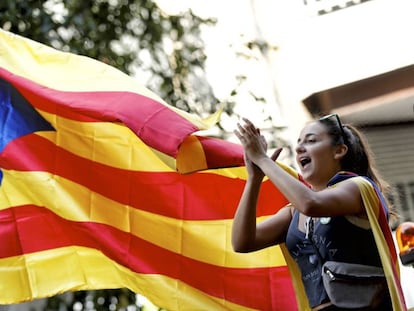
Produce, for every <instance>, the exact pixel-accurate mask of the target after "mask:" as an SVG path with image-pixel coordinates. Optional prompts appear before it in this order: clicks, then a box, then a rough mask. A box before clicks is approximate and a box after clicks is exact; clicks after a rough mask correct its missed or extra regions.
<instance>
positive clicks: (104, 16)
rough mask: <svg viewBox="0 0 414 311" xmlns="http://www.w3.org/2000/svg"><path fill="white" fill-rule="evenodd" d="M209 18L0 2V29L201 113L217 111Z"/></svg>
mask: <svg viewBox="0 0 414 311" xmlns="http://www.w3.org/2000/svg"><path fill="white" fill-rule="evenodd" d="M214 22H215V21H214V20H213V19H202V18H200V17H198V16H196V15H194V14H193V13H192V11H190V10H188V11H186V12H183V13H182V14H181V15H167V14H165V13H164V12H163V11H162V10H161V9H160V8H159V7H158V6H157V4H156V2H154V1H152V0H67V1H64V0H45V1H42V0H3V1H1V2H0V27H2V28H3V29H5V30H8V31H10V32H13V33H16V34H19V35H22V36H24V37H27V38H30V39H33V40H35V41H38V42H42V43H45V44H47V45H50V46H52V47H54V48H56V49H59V50H63V51H68V52H72V53H75V54H80V55H86V56H89V57H92V58H94V59H97V60H100V61H102V62H105V63H107V64H109V65H111V66H114V67H116V68H118V69H120V70H122V71H123V72H125V73H127V74H130V75H136V76H137V78H138V79H140V80H141V81H143V80H145V81H144V82H145V83H146V86H147V87H148V88H150V89H151V90H152V91H154V92H155V93H156V94H158V95H159V96H160V97H161V98H163V99H164V100H165V101H167V102H168V103H169V104H172V105H173V106H176V107H179V108H181V109H183V110H186V111H189V112H193V113H197V114H199V115H207V114H211V113H212V112H214V111H216V110H217V102H218V101H217V99H216V98H215V96H214V93H213V91H212V89H211V87H210V85H209V84H208V82H207V81H206V79H205V75H204V62H205V60H206V55H205V54H204V42H203V41H202V39H201V37H200V27H201V26H203V25H213V24H214ZM79 74H82V73H81V72H80V73H79ZM135 305H136V297H135V294H134V293H132V292H131V291H129V290H126V289H113V290H99V291H80V292H76V293H73V295H60V296H56V297H52V298H50V299H48V300H47V301H46V302H45V306H44V308H45V310H65V309H66V310H92V309H94V310H126V309H127V307H130V306H135ZM91 306H92V308H91Z"/></svg>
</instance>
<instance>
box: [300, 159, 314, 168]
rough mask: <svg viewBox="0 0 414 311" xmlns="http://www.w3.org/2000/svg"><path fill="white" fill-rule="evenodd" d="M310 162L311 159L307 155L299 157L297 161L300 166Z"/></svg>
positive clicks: (303, 166)
mask: <svg viewBox="0 0 414 311" xmlns="http://www.w3.org/2000/svg"><path fill="white" fill-rule="evenodd" d="M310 162H311V159H310V158H308V157H303V158H300V159H299V163H300V166H301V167H302V168H305V167H306V166H307V165H308V164H309V163H310Z"/></svg>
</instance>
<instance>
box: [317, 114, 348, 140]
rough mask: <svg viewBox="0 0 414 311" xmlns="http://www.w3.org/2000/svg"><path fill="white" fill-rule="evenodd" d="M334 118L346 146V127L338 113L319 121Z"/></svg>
mask: <svg viewBox="0 0 414 311" xmlns="http://www.w3.org/2000/svg"><path fill="white" fill-rule="evenodd" d="M332 117H335V119H336V122H337V123H338V126H339V129H340V130H341V135H342V139H343V140H344V144H346V142H347V141H348V140H347V139H346V135H345V130H344V127H343V126H342V122H341V119H339V116H338V115H337V114H336V113H332V114H328V115H326V116H323V117H322V118H320V119H319V121H323V120H326V119H330V118H332Z"/></svg>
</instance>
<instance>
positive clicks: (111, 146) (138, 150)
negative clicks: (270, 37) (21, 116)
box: [36, 112, 175, 172]
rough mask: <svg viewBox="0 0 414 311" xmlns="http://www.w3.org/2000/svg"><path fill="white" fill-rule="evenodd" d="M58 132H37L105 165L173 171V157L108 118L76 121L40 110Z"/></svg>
mask: <svg viewBox="0 0 414 311" xmlns="http://www.w3.org/2000/svg"><path fill="white" fill-rule="evenodd" d="M41 114H42V116H43V117H44V118H45V119H46V120H48V121H49V122H50V123H51V125H52V126H53V127H55V128H59V130H58V131H57V132H55V131H53V132H44V131H42V132H37V133H36V134H37V135H39V136H42V137H44V138H46V139H48V140H49V141H51V142H52V143H54V144H56V145H58V146H59V147H62V148H64V149H65V150H67V151H69V152H71V153H75V154H77V155H78V156H80V157H83V158H86V159H90V160H92V161H95V162H98V163H101V164H105V165H108V166H112V167H116V168H121V169H126V170H135V171H148V172H168V171H170V172H171V171H175V159H174V158H172V157H169V156H167V155H165V154H163V153H161V152H158V151H155V150H154V149H152V148H149V147H148V146H147V145H146V144H145V143H143V142H142V140H140V139H139V138H138V137H137V136H136V135H135V134H134V133H133V132H132V131H131V130H130V129H129V128H128V127H126V126H124V125H122V124H117V123H109V122H79V121H73V120H69V119H65V118H62V117H59V116H55V115H53V114H49V113H46V112H41Z"/></svg>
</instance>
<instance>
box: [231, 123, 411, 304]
mask: <svg viewBox="0 0 414 311" xmlns="http://www.w3.org/2000/svg"><path fill="white" fill-rule="evenodd" d="M235 134H236V136H237V137H238V138H239V140H240V142H241V143H242V145H243V147H244V152H245V163H246V167H247V171H248V178H247V181H246V185H245V188H244V191H243V194H242V196H241V199H240V202H239V206H238V208H237V211H236V214H235V217H234V223H233V228H232V244H233V248H234V250H235V251H237V252H252V251H256V250H259V249H263V248H265V247H269V246H272V245H276V244H280V243H286V246H287V248H288V250H289V253H290V255H291V256H292V257H293V259H294V260H295V261H296V263H297V264H298V267H299V269H300V271H301V276H302V277H301V279H302V282H303V285H304V288H305V292H306V296H307V298H308V301H309V305H310V307H311V308H312V310H343V309H340V308H338V307H336V306H334V305H333V304H332V302H331V301H330V299H329V297H328V295H327V293H326V291H325V289H324V285H323V282H322V278H321V266H322V264H323V262H324V261H326V260H332V261H341V262H350V263H359V264H365V265H371V266H378V267H381V266H382V262H381V258H380V255H379V252H378V250H377V246H376V242H375V239H374V236H373V233H372V230H370V222H369V220H368V215H367V209H366V206H365V205H367V203H365V205H364V202H365V201H364V200H363V196H362V194H361V186H360V185H359V183H361V182H360V181H359V180H360V179H361V178H360V177H357V176H356V175H359V176H366V177H368V178H369V179H370V180H372V181H373V182H374V183H375V184H376V185H377V186H378V187H379V189H381V190H384V189H385V184H384V182H383V181H382V180H381V179H380V178H379V176H378V174H377V173H376V172H375V169H374V167H373V164H372V160H371V157H370V153H369V150H368V149H367V145H366V143H365V142H364V140H363V137H362V135H361V134H360V133H359V132H358V131H357V130H356V129H355V128H354V127H352V126H350V125H345V126H342V124H341V122H340V120H339V117H338V116H337V115H329V116H326V117H324V118H321V119H319V120H317V121H314V122H311V123H309V124H307V125H306V126H305V127H304V128H303V130H302V131H301V133H300V136H299V139H298V142H297V146H296V161H297V164H298V166H299V168H300V171H301V174H302V177H303V179H304V180H305V181H306V183H307V184H308V185H306V184H305V183H303V182H301V181H299V180H298V179H297V178H294V177H292V176H291V175H290V174H288V173H287V172H286V171H285V170H284V169H283V168H281V167H280V166H279V165H276V164H275V162H274V160H276V158H277V156H278V153H280V151H281V150H280V149H279V150H277V152H276V153H275V154H274V155H273V156H272V157H268V156H267V155H266V151H267V150H266V149H267V144H266V142H265V140H264V138H263V136H261V135H260V131H259V130H258V129H257V128H256V127H255V126H254V125H253V124H252V123H251V122H250V121H249V120H247V119H244V124H243V125H241V124H238V128H237V130H235ZM344 171H346V172H347V173H341V172H344ZM350 172H351V173H350ZM265 175H266V176H267V177H268V178H269V179H270V180H271V182H272V183H273V184H274V185H275V186H276V187H277V188H278V189H279V191H281V192H282V193H283V194H284V196H285V197H286V198H287V199H288V201H289V202H290V204H289V205H288V206H286V207H285V208H282V209H281V210H279V211H278V212H277V213H276V214H274V215H273V216H271V217H269V218H268V219H267V220H265V221H263V222H261V223H258V224H256V204H257V200H258V196H259V190H260V185H261V182H262V179H263V177H264V176H265ZM357 181H359V182H357ZM362 183H364V181H362ZM377 205H378V204H377ZM379 209H380V207H378V206H376V207H374V213H375V215H376V216H377V215H379V211H380V210H379ZM387 217H388V215H387ZM397 287H399V286H398V284H397ZM356 299H357V298H356ZM400 300H402V302H401V301H400V302H399V303H400V305H401V306H402V307H401V308H402V309H404V303H403V298H401V297H400ZM394 304H395V303H394ZM397 305H398V303H397ZM398 308H400V307H398ZM392 309H393V308H392V306H391V299H390V295H384V296H383V300H382V301H381V303H380V304H379V305H378V307H377V308H376V309H375V310H392ZM396 310H397V309H396Z"/></svg>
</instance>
